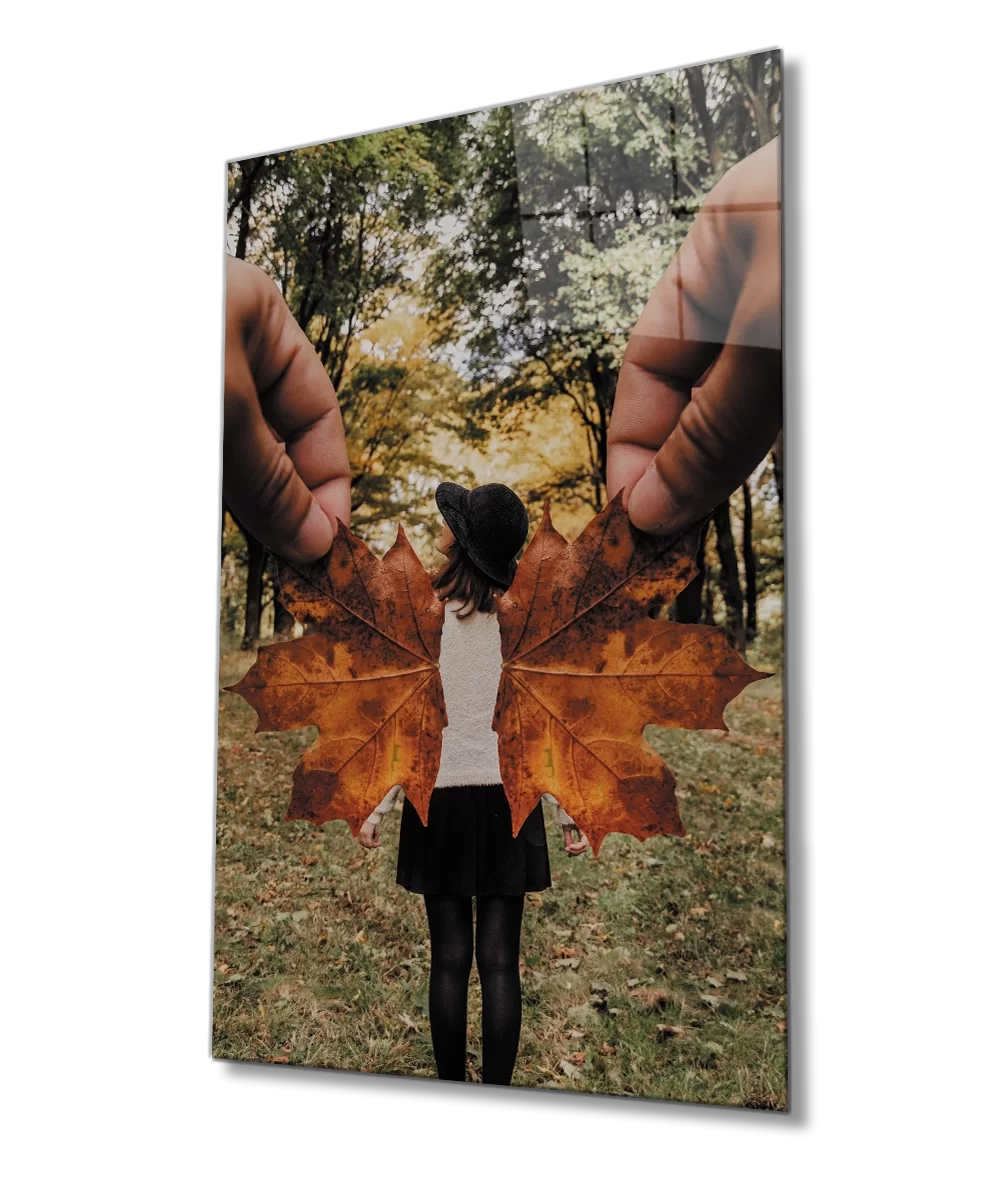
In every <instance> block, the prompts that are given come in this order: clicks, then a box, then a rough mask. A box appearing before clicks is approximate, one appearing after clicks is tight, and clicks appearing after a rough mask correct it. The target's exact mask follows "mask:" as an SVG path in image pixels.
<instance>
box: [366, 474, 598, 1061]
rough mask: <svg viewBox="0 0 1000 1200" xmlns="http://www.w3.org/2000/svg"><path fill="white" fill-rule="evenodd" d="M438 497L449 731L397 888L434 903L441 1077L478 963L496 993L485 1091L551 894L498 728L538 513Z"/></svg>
mask: <svg viewBox="0 0 1000 1200" xmlns="http://www.w3.org/2000/svg"><path fill="white" fill-rule="evenodd" d="M435 500H436V501H437V506H438V509H439V510H440V512H441V516H442V517H443V518H444V524H443V526H442V529H441V533H440V534H439V536H438V539H437V541H436V542H435V543H434V545H435V549H437V550H439V551H440V552H441V553H442V554H444V555H445V560H446V561H445V563H444V565H443V566H442V567H441V569H440V570H439V571H438V572H437V574H436V575H435V576H434V578H433V581H432V582H433V586H434V590H435V592H436V594H437V596H438V598H439V599H440V600H442V601H444V603H445V618H444V628H443V631H442V634H441V681H442V684H443V686H444V697H445V706H446V708H447V712H448V724H447V726H446V727H445V729H444V733H443V737H442V743H441V766H440V769H439V771H438V777H437V783H436V786H435V788H434V791H433V792H432V793H431V799H430V812H429V816H428V821H427V825H426V827H425V826H424V825H423V823H422V822H421V820H420V817H419V816H418V815H417V811H416V809H415V808H414V807H413V805H412V804H410V802H409V800H407V799H405V797H404V799H403V818H402V822H401V825H400V833H399V860H398V865H397V869H396V882H397V883H399V884H401V885H402V886H403V887H405V888H406V889H407V891H410V892H415V893H417V894H419V895H422V896H423V897H424V904H425V905H426V908H427V924H428V927H429V929H430V940H431V978H430V995H429V999H428V1006H429V1009H430V1021H431V1039H432V1041H433V1044H434V1058H435V1061H436V1063H437V1071H438V1077H439V1078H440V1079H464V1078H465V1049H466V1047H465V1034H466V1024H467V1014H468V997H469V975H470V973H471V970H472V959H473V952H474V953H475V959H476V966H477V968H478V970H479V981H480V985H481V987H482V993H483V1082H484V1083H500V1084H509V1083H510V1079H511V1075H512V1074H513V1071H514V1061H515V1059H516V1057H517V1047H518V1042H519V1040H520V1035H521V976H520V969H519V959H520V945H521V918H522V915H523V913H524V894H525V892H539V891H541V890H542V889H543V888H547V887H549V886H550V884H551V878H550V875H549V857H548V849H547V847H546V844H545V822H544V820H543V817H542V806H541V803H540V802H539V804H538V805H537V806H536V807H535V808H534V809H533V810H532V812H531V814H530V815H529V816H528V819H527V820H526V821H525V823H524V825H523V826H522V828H521V831H520V833H519V834H518V835H517V837H514V836H513V835H512V832H511V821H510V806H509V804H508V802H507V796H506V794H505V792H504V789H503V784H502V782H501V778H500V756H499V749H498V740H497V735H496V734H495V733H494V732H493V729H492V727H491V726H492V720H493V708H494V705H495V703H496V695H497V687H498V684H499V682H500V671H501V666H502V661H501V656H500V626H499V623H498V621H497V614H496V597H497V596H498V595H500V594H502V593H503V592H505V591H506V590H507V588H509V587H510V585H511V583H512V581H513V579H514V569H515V567H516V556H517V554H518V552H519V551H520V549H521V547H522V546H523V545H524V540H525V538H526V537H527V535H528V514H527V512H526V511H525V508H524V505H523V504H522V503H521V501H520V500H519V499H518V497H517V496H516V495H515V493H514V492H512V491H511V490H510V488H508V487H505V486H504V485H503V484H501V483H490V484H486V485H485V486H483V487H477V488H473V489H472V490H471V491H470V490H468V489H466V488H463V487H460V486H459V485H458V484H455V483H442V484H441V485H440V486H439V487H438V489H437V492H436V494H435ZM402 794H403V793H402V788H399V787H395V788H393V789H392V790H391V791H390V792H389V794H388V795H387V796H386V798H385V799H384V800H383V801H382V803H381V804H380V805H379V806H378V808H376V809H375V811H374V812H373V813H372V815H371V817H369V819H368V820H367V821H366V822H365V824H364V825H363V826H362V827H361V831H360V833H359V835H358V841H359V842H361V844H362V845H363V846H366V847H367V848H368V849H376V848H377V847H378V846H379V845H380V844H381V842H380V839H379V833H378V825H379V822H380V821H381V820H382V817H383V816H384V815H385V813H387V812H389V811H391V809H392V808H393V807H394V806H395V804H396V801H397V800H398V799H399V798H400V796H402ZM544 798H545V799H547V800H550V801H552V802H553V803H555V804H556V808H557V813H558V819H559V823H560V824H561V825H562V828H563V844H564V846H565V848H566V852H567V853H568V854H570V855H575V854H581V853H582V852H583V851H584V850H585V849H586V848H587V840H586V837H585V836H583V835H582V834H581V833H580V831H579V829H577V827H576V825H575V824H574V823H573V819H572V817H570V816H569V815H568V814H567V813H566V812H565V811H564V810H563V809H562V808H561V807H559V805H558V804H557V803H556V801H555V798H554V797H553V796H550V795H548V793H546V794H545V797H544ZM540 800H541V798H540ZM473 898H475V927H473Z"/></svg>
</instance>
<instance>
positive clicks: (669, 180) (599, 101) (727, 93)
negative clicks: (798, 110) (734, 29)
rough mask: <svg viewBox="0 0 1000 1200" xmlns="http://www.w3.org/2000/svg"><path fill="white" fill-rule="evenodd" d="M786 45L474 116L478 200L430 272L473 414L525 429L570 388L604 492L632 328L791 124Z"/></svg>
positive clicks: (471, 195) (469, 172)
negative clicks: (688, 246)
mask: <svg viewBox="0 0 1000 1200" xmlns="http://www.w3.org/2000/svg"><path fill="white" fill-rule="evenodd" d="M779 70H780V69H779V65H778V60H777V56H776V55H772V54H761V55H754V56H751V57H749V58H743V59H731V60H727V61H726V62H724V63H717V64H712V65H711V66H708V67H693V68H689V69H687V70H686V71H682V72H667V73H664V74H659V75H652V76H645V77H643V78H640V79H633V80H627V81H624V82H622V83H618V84H611V85H608V86H606V87H600V88H592V89H587V90H585V91H580V92H574V93H565V94H562V95H558V96H552V97H545V98H543V99H540V100H533V101H529V102H527V103H525V104H517V105H511V106H509V107H507V108H500V109H494V110H491V111H489V112H486V113H475V114H472V115H471V116H469V117H468V118H467V128H466V129H465V131H464V133H463V134H462V138H463V142H464V145H465V147H466V150H467V154H466V171H465V175H464V178H463V181H462V187H463V190H464V193H465V196H466V204H465V208H464V210H463V212H462V214H461V218H460V220H459V221H458V222H457V224H456V227H455V228H454V229H453V230H452V232H451V236H450V237H449V238H448V240H447V243H446V244H445V245H443V246H442V247H441V249H440V250H439V251H438V252H437V253H436V254H435V255H434V256H433V258H432V260H431V263H430V267H429V269H428V271H427V272H426V273H425V275H424V278H423V288H424V292H425V294H426V295H427V296H428V297H430V298H431V299H432V301H433V303H434V305H435V307H436V310H437V312H438V313H439V316H440V320H441V324H440V333H439V338H440V340H441V342H442V343H444V342H450V343H456V342H457V343H459V344H460V345H461V346H462V348H463V352H464V354H465V359H466V361H465V369H466V372H467V374H468V376H469V377H470V379H471V380H472V381H473V383H474V384H475V386H476V391H475V393H474V396H473V403H472V405H471V407H470V412H469V418H470V424H472V425H473V426H474V427H475V428H476V429H478V430H479V431H482V430H483V429H484V428H485V427H488V426H489V425H491V424H492V425H494V426H497V425H499V426H501V427H503V428H506V429H514V428H517V426H518V423H519V417H523V414H524V411H525V410H526V409H530V408H531V407H533V406H537V405H540V404H541V405H544V404H546V403H547V402H548V401H549V400H551V399H552V398H553V397H554V396H566V397H569V399H570V400H571V401H572V403H573V407H574V410H575V412H576V415H577V417H578V419H579V420H580V422H581V424H582V426H583V428H584V430H585V431H586V436H587V445H588V450H589V461H588V462H587V463H584V464H581V469H580V472H579V474H578V475H577V476H576V477H575V478H573V479H565V480H563V481H562V486H563V487H570V488H573V489H575V490H576V491H577V493H578V494H579V495H580V497H581V498H582V499H585V500H587V501H589V503H590V504H591V505H592V506H593V507H594V508H595V509H597V508H600V507H602V506H603V504H604V502H605V499H606V497H605V495H604V484H603V481H604V476H605V472H606V465H607V430H608V423H609V420H610V415H611V409H612V406H613V404H614V393H615V387H616V385H617V379H618V370H619V367H620V365H621V360H622V355H623V353H624V349H625V344H626V342H627V340H628V333H629V331H630V329H631V328H632V326H633V325H634V323H635V321H636V319H637V317H638V315H639V312H640V311H641V309H642V305H643V303H644V302H645V300H646V298H647V297H648V296H649V293H650V292H651V290H652V288H653V286H654V284H655V282H656V280H657V279H658V278H659V277H660V275H661V274H662V272H663V271H664V270H665V268H666V267H667V265H668V264H669V262H670V259H671V258H672V256H673V254H674V252H675V251H676V249H677V246H678V245H679V244H680V242H681V241H682V240H683V238H684V235H685V234H686V232H687V230H688V228H689V227H690V224H691V222H692V220H693V218H694V215H695V213H696V212H697V209H698V206H699V204H700V203H701V200H702V198H703V196H704V194H705V192H706V191H707V190H708V189H709V188H710V187H711V186H712V185H713V184H714V183H715V182H716V181H717V179H718V178H719V177H720V175H721V174H722V173H723V172H724V171H725V170H726V169H727V167H728V166H730V165H731V164H732V163H733V162H735V161H737V160H738V159H740V158H743V157H745V155H746V154H748V153H750V152H751V151H752V150H754V149H756V148H757V147H758V146H760V145H763V144H764V143H765V142H766V141H768V140H770V138H771V137H773V136H774V134H775V133H776V132H777V126H778V103H779V95H780V74H779Z"/></svg>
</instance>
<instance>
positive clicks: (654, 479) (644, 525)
mask: <svg viewBox="0 0 1000 1200" xmlns="http://www.w3.org/2000/svg"><path fill="white" fill-rule="evenodd" d="M626 508H627V510H628V516H629V520H630V521H631V522H632V524H633V525H634V526H635V527H636V529H641V530H643V532H644V533H653V534H657V535H663V534H668V533H673V532H675V531H676V530H677V529H679V528H680V527H681V524H682V522H681V520H680V517H681V514H680V513H679V512H678V510H677V506H676V505H675V504H674V502H673V499H672V497H671V495H670V493H669V492H668V491H667V489H666V487H665V486H664V484H663V480H662V479H661V478H660V474H659V472H658V471H657V469H656V465H655V463H650V465H649V466H648V467H647V468H646V470H645V471H644V472H643V474H642V475H641V476H640V477H639V480H638V482H637V483H636V484H635V486H634V487H633V488H632V491H631V493H630V494H628V495H627V496H626Z"/></svg>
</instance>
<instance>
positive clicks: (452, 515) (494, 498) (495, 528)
mask: <svg viewBox="0 0 1000 1200" xmlns="http://www.w3.org/2000/svg"><path fill="white" fill-rule="evenodd" d="M434 499H435V501H436V502H437V506H438V508H439V510H440V512H441V516H442V517H444V519H445V521H446V522H447V523H448V528H449V529H450V530H451V531H452V533H453V534H454V535H455V541H456V542H458V544H459V545H460V546H461V547H462V549H463V550H464V551H465V552H466V554H467V555H468V556H469V558H470V559H471V560H472V562H473V563H475V565H476V566H477V567H478V568H479V569H480V571H482V572H483V574H484V575H486V576H487V577H488V578H489V579H492V580H493V582H494V583H497V584H499V585H500V586H501V587H502V588H503V589H504V591H506V590H507V588H509V587H510V585H511V584H512V583H513V582H514V571H515V570H516V569H517V553H518V551H519V550H520V549H521V547H522V546H523V545H524V539H525V538H526V537H527V536H528V512H527V509H526V508H525V507H524V505H523V504H522V503H521V501H520V498H519V497H518V495H517V493H516V492H512V491H511V489H510V488H509V487H507V486H506V484H503V483H484V484H483V485H482V487H477V488H472V489H471V490H470V489H469V488H464V487H461V486H460V485H459V484H457V483H442V484H439V485H438V489H437V491H436V492H435V493H434Z"/></svg>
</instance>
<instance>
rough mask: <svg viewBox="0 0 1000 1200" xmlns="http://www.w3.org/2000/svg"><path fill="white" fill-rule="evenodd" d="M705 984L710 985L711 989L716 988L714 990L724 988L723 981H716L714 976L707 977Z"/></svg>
mask: <svg viewBox="0 0 1000 1200" xmlns="http://www.w3.org/2000/svg"><path fill="white" fill-rule="evenodd" d="M705 982H706V983H707V984H708V986H709V987H714V988H720V987H722V980H721V979H716V978H715V976H714V975H706V976H705Z"/></svg>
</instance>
